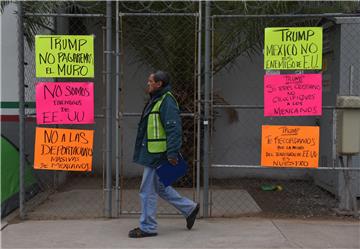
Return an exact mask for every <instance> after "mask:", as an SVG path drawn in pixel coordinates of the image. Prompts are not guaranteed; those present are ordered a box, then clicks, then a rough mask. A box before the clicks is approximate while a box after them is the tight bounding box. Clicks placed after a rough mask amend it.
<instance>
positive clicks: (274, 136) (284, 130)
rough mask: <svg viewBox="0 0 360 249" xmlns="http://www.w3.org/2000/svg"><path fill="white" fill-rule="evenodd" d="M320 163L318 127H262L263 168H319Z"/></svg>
mask: <svg viewBox="0 0 360 249" xmlns="http://www.w3.org/2000/svg"><path fill="white" fill-rule="evenodd" d="M318 162H319V127H318V126H276V125H274V126H272V125H263V126H262V141H261V165H262V166H270V167H294V168H317V167H318Z"/></svg>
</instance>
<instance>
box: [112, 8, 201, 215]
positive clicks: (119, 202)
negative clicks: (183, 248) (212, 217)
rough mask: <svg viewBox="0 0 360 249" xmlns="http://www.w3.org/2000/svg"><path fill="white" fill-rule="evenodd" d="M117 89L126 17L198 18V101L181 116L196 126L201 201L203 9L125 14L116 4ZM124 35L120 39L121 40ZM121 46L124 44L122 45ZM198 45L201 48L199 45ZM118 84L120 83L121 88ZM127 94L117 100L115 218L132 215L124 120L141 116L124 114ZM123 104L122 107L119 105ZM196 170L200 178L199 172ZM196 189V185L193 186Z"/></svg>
mask: <svg viewBox="0 0 360 249" xmlns="http://www.w3.org/2000/svg"><path fill="white" fill-rule="evenodd" d="M116 6H117V7H116V13H118V14H117V15H116V43H117V44H116V50H115V55H116V73H115V75H116V77H117V80H116V83H117V85H116V89H124V70H123V64H124V59H123V58H121V56H124V46H123V39H122V33H123V32H122V19H123V17H139V16H140V17H141V16H143V17H149V16H150V17H156V16H162V17H166V16H178V17H182V16H193V17H195V18H196V19H195V27H194V31H195V33H194V35H195V58H194V61H195V63H196V64H195V65H194V76H195V77H194V79H195V81H194V90H195V91H196V94H195V95H194V96H195V97H196V99H194V112H193V113H181V114H180V115H181V116H182V117H192V118H193V122H194V148H193V149H194V150H195V149H196V151H195V153H194V156H195V158H194V159H193V161H194V163H195V162H196V167H194V168H193V182H194V183H195V185H196V186H195V188H196V191H195V193H193V199H195V200H197V201H200V153H201V151H200V149H201V148H200V143H201V141H200V139H201V134H200V130H201V127H200V125H201V124H200V116H201V73H200V70H201V63H200V62H201V7H199V13H122V12H119V9H118V2H117V3H116ZM199 6H201V2H200V3H199ZM119 34H120V37H119ZM118 43H120V44H118ZM196 43H197V44H196ZM118 82H120V83H119V84H118ZM123 94H124V91H121V92H120V95H121V96H119V94H118V91H116V97H115V103H117V105H116V113H117V114H118V115H117V117H116V124H117V128H116V135H115V137H116V145H115V151H116V155H115V158H116V163H115V166H116V170H115V171H116V178H115V179H116V181H115V191H116V192H115V196H116V202H115V208H116V211H115V216H116V217H119V216H120V215H123V214H128V212H126V211H124V210H123V202H124V199H123V196H124V192H123V191H124V189H123V187H122V182H123V180H122V175H123V173H122V172H123V167H124V155H123V148H124V130H123V127H124V123H123V122H124V119H125V118H127V117H140V116H141V113H131V112H124V102H123V100H124V97H123ZM118 103H119V104H118ZM195 170H196V174H195V172H194V171H195ZM195 175H196V179H194V176H195ZM193 187H194V185H193ZM131 214H137V213H136V212H131Z"/></svg>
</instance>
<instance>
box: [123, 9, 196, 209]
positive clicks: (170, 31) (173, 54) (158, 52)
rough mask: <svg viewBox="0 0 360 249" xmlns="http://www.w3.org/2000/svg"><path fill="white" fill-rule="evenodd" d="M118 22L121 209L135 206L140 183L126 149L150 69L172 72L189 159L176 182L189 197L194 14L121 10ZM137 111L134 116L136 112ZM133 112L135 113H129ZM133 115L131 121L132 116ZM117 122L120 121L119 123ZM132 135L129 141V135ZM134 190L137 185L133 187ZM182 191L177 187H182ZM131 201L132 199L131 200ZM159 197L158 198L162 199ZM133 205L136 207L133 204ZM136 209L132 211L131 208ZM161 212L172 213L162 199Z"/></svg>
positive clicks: (191, 183)
mask: <svg viewBox="0 0 360 249" xmlns="http://www.w3.org/2000/svg"><path fill="white" fill-rule="evenodd" d="M121 28H122V32H121V34H122V36H121V41H122V65H121V69H122V72H123V73H122V87H121V90H122V93H123V95H122V97H121V99H123V100H124V102H123V103H121V104H122V107H121V108H120V109H121V110H122V112H123V113H126V114H127V115H128V116H126V115H124V114H123V117H122V122H123V125H122V126H123V127H125V128H124V129H123V131H122V132H121V133H122V134H124V141H123V143H122V151H123V152H122V158H123V160H122V162H123V163H122V165H121V166H122V172H123V179H122V182H123V183H122V186H123V187H125V190H123V191H122V196H123V197H122V203H124V204H125V205H126V206H124V205H123V207H122V211H121V212H122V213H129V212H134V210H137V211H138V210H139V207H140V206H139V204H138V198H139V197H138V194H137V189H138V188H139V186H140V184H139V183H140V176H138V177H137V178H129V177H130V171H131V168H137V169H138V175H139V174H140V172H141V170H142V169H141V167H139V166H135V165H132V163H131V158H130V157H129V155H132V154H133V151H132V149H133V148H132V147H131V148H130V149H129V148H128V147H127V146H126V145H127V144H133V141H134V140H135V133H136V125H135V124H134V123H133V122H134V121H135V120H134V119H136V120H138V119H139V118H140V116H139V115H138V114H139V113H140V112H141V110H142V108H143V105H144V104H145V101H146V99H147V96H145V94H144V89H145V87H146V83H147V77H148V75H149V74H150V73H151V72H153V71H155V70H164V71H167V72H168V73H169V74H170V77H171V80H170V82H171V86H172V92H173V94H174V95H175V97H176V99H177V102H178V104H179V107H180V110H181V112H182V113H184V114H185V115H186V116H183V117H182V128H183V146H182V154H183V155H184V157H185V158H186V159H187V161H188V162H189V165H190V168H189V171H188V174H187V175H186V176H185V177H184V178H182V179H181V180H180V181H179V182H178V183H177V184H176V185H175V186H177V187H181V188H187V189H186V190H184V191H185V195H187V196H189V197H191V198H193V190H191V189H192V188H193V187H194V184H195V183H194V177H195V175H194V163H195V151H196V146H195V139H196V137H195V136H196V134H195V115H194V113H195V99H196V87H195V79H196V78H195V77H196V74H195V73H196V68H197V67H196V58H197V57H196V46H197V39H196V36H197V33H196V28H197V18H196V16H195V15H191V14H189V15H171V14H169V15H156V14H154V15H152V14H148V15H145V16H137V15H132V14H123V15H122V16H121ZM136 113H138V114H137V115H135V116H134V114H136ZM131 114H133V116H131ZM130 119H131V121H130ZM120 126H121V125H120ZM131 140H132V141H131ZM134 190H136V191H134ZM180 192H181V191H180ZM134 201H135V204H134ZM160 203H162V202H160ZM135 207H136V208H135ZM135 212H136V211H135ZM159 213H160V214H162V213H174V209H169V206H166V205H163V204H160V205H159Z"/></svg>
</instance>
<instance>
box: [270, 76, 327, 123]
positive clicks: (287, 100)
mask: <svg viewBox="0 0 360 249" xmlns="http://www.w3.org/2000/svg"><path fill="white" fill-rule="evenodd" d="M264 103H265V105H264V115H265V116H319V115H321V113H322V79H321V74H279V75H265V76H264Z"/></svg>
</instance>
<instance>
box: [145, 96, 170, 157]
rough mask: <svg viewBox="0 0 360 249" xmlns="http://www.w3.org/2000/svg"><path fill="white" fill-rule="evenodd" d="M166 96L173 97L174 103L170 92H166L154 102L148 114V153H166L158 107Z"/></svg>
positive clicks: (164, 134)
mask: <svg viewBox="0 0 360 249" xmlns="http://www.w3.org/2000/svg"><path fill="white" fill-rule="evenodd" d="M167 95H170V96H171V97H173V98H174V100H175V102H176V99H175V97H174V96H173V95H172V94H171V92H166V93H164V94H163V95H162V96H161V97H160V98H159V100H157V101H156V103H155V105H154V106H153V108H152V109H151V112H150V114H149V119H148V123H147V148H148V151H149V152H150V153H162V152H165V151H166V133H165V129H164V126H163V124H162V123H161V119H160V106H161V104H162V102H163V100H164V99H165V97H166V96H167ZM176 104H177V103H176Z"/></svg>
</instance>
